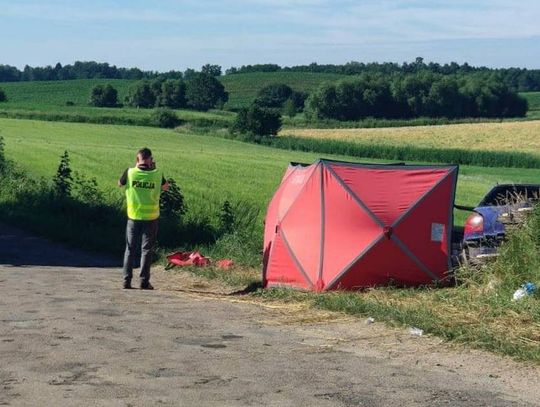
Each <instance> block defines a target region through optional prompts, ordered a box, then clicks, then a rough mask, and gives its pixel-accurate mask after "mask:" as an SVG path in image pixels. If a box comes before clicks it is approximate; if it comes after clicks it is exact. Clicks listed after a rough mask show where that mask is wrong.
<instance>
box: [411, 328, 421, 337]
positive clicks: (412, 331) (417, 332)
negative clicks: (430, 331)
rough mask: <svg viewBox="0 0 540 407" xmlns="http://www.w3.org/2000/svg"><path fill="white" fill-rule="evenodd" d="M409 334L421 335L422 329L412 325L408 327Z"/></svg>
mask: <svg viewBox="0 0 540 407" xmlns="http://www.w3.org/2000/svg"><path fill="white" fill-rule="evenodd" d="M409 334H410V335H411V336H422V335H424V330H423V329H420V328H416V327H415V326H412V327H410V328H409Z"/></svg>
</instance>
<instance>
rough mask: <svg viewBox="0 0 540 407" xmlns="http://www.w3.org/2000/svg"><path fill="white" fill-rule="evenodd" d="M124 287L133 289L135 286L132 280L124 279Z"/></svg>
mask: <svg viewBox="0 0 540 407" xmlns="http://www.w3.org/2000/svg"><path fill="white" fill-rule="evenodd" d="M123 288H124V290H131V289H132V288H133V287H132V286H131V281H124V285H123Z"/></svg>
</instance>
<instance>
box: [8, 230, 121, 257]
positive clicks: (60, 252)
mask: <svg viewBox="0 0 540 407" xmlns="http://www.w3.org/2000/svg"><path fill="white" fill-rule="evenodd" d="M120 257H121V256H119V258H118V259H114V258H112V257H111V256H106V255H103V254H100V253H98V254H95V253H90V252H85V251H81V250H77V249H73V248H71V247H69V246H66V245H62V244H59V243H56V242H54V243H53V242H51V241H48V240H46V239H43V238H40V237H36V236H33V235H31V234H30V233H28V232H25V231H22V230H20V229H18V228H15V227H12V226H8V225H6V224H3V223H2V224H0V265H13V266H58V267H121V266H122V259H121V258H120Z"/></svg>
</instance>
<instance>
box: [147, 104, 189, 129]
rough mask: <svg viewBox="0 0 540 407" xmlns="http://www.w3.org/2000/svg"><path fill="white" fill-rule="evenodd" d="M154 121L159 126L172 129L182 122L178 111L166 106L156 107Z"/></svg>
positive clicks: (153, 114) (153, 115)
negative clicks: (175, 111) (177, 113)
mask: <svg viewBox="0 0 540 407" xmlns="http://www.w3.org/2000/svg"><path fill="white" fill-rule="evenodd" d="M151 120H152V123H153V124H154V125H155V126H158V127H165V128H169V129H172V128H174V127H176V126H178V125H180V123H181V122H182V121H181V120H180V119H179V118H178V116H177V115H176V113H174V112H173V111H172V110H171V109H169V108H166V107H160V108H158V109H155V110H154V112H153V113H152V119H151Z"/></svg>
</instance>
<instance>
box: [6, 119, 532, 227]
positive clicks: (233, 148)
mask: <svg viewBox="0 0 540 407" xmlns="http://www.w3.org/2000/svg"><path fill="white" fill-rule="evenodd" d="M0 135H2V136H3V137H4V140H5V151H6V156H7V157H8V158H11V159H14V160H16V161H17V162H18V163H19V164H20V165H22V166H23V167H25V168H26V169H27V170H29V171H30V172H31V173H33V174H35V175H38V176H43V177H46V178H48V179H50V178H52V176H53V175H54V174H55V172H56V168H57V166H58V163H59V159H60V155H61V154H62V153H63V152H64V150H68V151H69V153H70V156H71V160H72V168H73V170H75V171H78V172H80V173H82V174H85V175H87V176H92V177H96V179H97V181H98V185H99V187H100V188H101V189H103V190H107V191H109V192H110V193H111V194H113V195H114V194H117V195H116V196H117V197H120V196H121V192H120V191H119V190H118V189H117V188H116V180H117V179H118V177H119V176H120V174H121V173H122V171H123V170H124V169H125V168H126V167H128V166H130V165H132V163H133V160H134V153H135V151H136V150H137V149H138V148H140V147H142V146H148V147H150V148H152V150H153V151H154V155H155V157H156V161H157V162H158V165H159V166H160V167H161V168H163V169H164V171H165V174H166V175H167V176H168V177H173V178H174V179H175V180H176V181H177V183H178V184H179V185H180V186H181V188H182V191H183V192H184V195H185V198H186V201H187V205H188V207H189V211H190V212H191V213H192V214H194V215H195V216H211V215H213V214H215V213H217V212H218V211H219V208H220V206H221V204H222V203H223V202H224V201H225V200H226V199H228V200H230V201H232V202H238V201H242V202H247V203H250V204H252V205H254V206H256V207H257V208H259V209H260V211H261V212H260V220H261V221H262V219H263V216H264V212H265V209H266V204H267V202H268V200H269V199H270V198H271V196H272V194H273V192H274V190H275V188H276V187H277V185H278V184H279V182H280V179H281V176H282V174H283V172H284V171H285V168H286V166H287V164H288V163H289V162H290V161H296V162H306V163H310V162H313V161H314V160H316V159H317V158H318V157H319V155H318V154H313V153H302V152H294V151H284V150H279V149H273V148H269V147H264V146H258V145H253V144H247V143H242V142H238V141H232V140H226V139H222V138H218V137H209V136H198V135H193V134H188V133H178V132H175V131H172V130H161V129H154V128H142V127H133V126H112V125H93V124H75V123H53V122H41V121H31V120H12V119H0ZM325 157H326V158H335V159H339V160H350V161H362V162H365V161H369V160H366V159H361V158H356V157H355V158H352V157H344V156H332V155H325ZM538 179H540V170H534V169H508V168H483V167H471V166H462V167H460V177H459V182H458V191H457V198H456V201H457V203H460V204H466V205H474V204H475V203H477V202H478V200H479V199H480V198H481V197H482V195H483V194H484V193H485V192H486V191H487V190H488V189H489V188H490V187H491V186H492V185H494V184H495V183H497V182H499V183H502V182H537V181H538ZM457 212H459V213H457V214H456V215H457V220H458V222H461V221H462V220H463V218H464V216H465V214H462V213H461V212H460V211H457ZM260 229H261V230H262V225H260Z"/></svg>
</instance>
